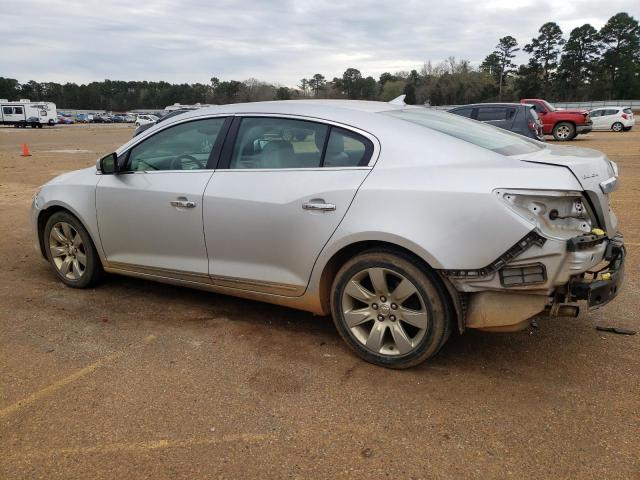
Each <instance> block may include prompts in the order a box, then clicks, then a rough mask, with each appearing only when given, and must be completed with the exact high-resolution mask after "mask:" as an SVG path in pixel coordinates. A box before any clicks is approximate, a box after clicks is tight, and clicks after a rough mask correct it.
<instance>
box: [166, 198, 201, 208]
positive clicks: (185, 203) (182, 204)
mask: <svg viewBox="0 0 640 480" xmlns="http://www.w3.org/2000/svg"><path fill="white" fill-rule="evenodd" d="M169 204H170V205H171V206H172V207H177V208H195V207H196V202H191V201H189V200H171V201H170V202H169Z"/></svg>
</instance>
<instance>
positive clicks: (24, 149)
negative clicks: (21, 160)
mask: <svg viewBox="0 0 640 480" xmlns="http://www.w3.org/2000/svg"><path fill="white" fill-rule="evenodd" d="M22 156H23V157H30V156H31V154H30V153H29V147H27V144H26V143H23V144H22Z"/></svg>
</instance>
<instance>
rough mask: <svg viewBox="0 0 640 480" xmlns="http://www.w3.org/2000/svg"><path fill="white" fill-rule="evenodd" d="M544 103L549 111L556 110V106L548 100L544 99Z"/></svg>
mask: <svg viewBox="0 0 640 480" xmlns="http://www.w3.org/2000/svg"><path fill="white" fill-rule="evenodd" d="M542 104H543V105H544V108H545V109H546V110H547V112H555V111H556V109H555V107H553V106H552V105H551V104H550V103H549V102H547V101H546V100H542Z"/></svg>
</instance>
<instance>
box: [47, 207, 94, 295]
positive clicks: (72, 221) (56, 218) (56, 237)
mask: <svg viewBox="0 0 640 480" xmlns="http://www.w3.org/2000/svg"><path fill="white" fill-rule="evenodd" d="M43 242H44V246H45V251H46V253H47V259H48V260H49V264H50V265H51V268H52V269H53V271H54V273H55V274H56V276H57V277H58V278H59V279H60V280H61V281H62V282H63V283H64V284H65V285H67V286H69V287H72V288H87V287H90V286H91V285H94V284H95V283H96V282H98V281H99V280H100V279H101V278H102V275H103V269H102V263H101V262H100V257H99V256H98V252H97V251H96V247H95V245H94V244H93V241H92V240H91V237H90V236H89V233H87V230H86V229H85V228H84V226H83V225H82V223H80V221H79V220H78V219H77V218H76V217H74V216H73V215H72V214H70V213H69V212H56V213H54V214H53V215H51V217H50V218H49V220H47V224H46V225H45V227H44V235H43ZM83 261H84V265H82V263H83Z"/></svg>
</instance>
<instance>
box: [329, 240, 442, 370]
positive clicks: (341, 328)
mask: <svg viewBox="0 0 640 480" xmlns="http://www.w3.org/2000/svg"><path fill="white" fill-rule="evenodd" d="M374 285H375V286H374ZM399 289H400V290H401V291H399ZM331 312H332V316H333V321H334V324H335V326H336V329H337V330H338V333H340V336H341V337H342V338H343V339H344V341H345V342H346V343H347V345H349V347H350V348H351V349H352V350H353V351H354V352H355V353H356V354H357V355H358V356H359V357H360V358H362V359H363V360H365V361H367V362H370V363H373V364H375V365H379V366H382V367H387V368H398V369H399V368H409V367H413V366H415V365H418V364H419V363H422V362H424V361H425V360H426V359H428V358H430V357H432V356H433V355H435V354H436V353H437V352H438V350H440V348H441V347H442V345H444V343H445V342H446V340H447V338H448V337H449V335H450V333H451V319H452V315H451V311H450V307H449V302H448V297H447V293H446V291H445V289H444V287H443V286H442V284H441V283H440V281H439V279H438V277H437V275H436V274H435V273H434V272H432V271H430V270H427V269H425V268H424V267H423V266H422V265H420V264H419V263H418V262H417V261H415V260H414V259H413V258H411V257H410V256H408V255H404V254H399V253H396V252H394V251H392V250H368V251H366V252H363V253H361V254H359V255H357V256H356V257H354V258H352V259H351V260H349V261H348V262H346V263H345V264H344V265H343V266H342V268H340V270H339V271H338V273H337V275H336V277H335V279H334V281H333V285H332V287H331ZM407 320H408V321H407ZM410 322H411V323H410Z"/></svg>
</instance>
